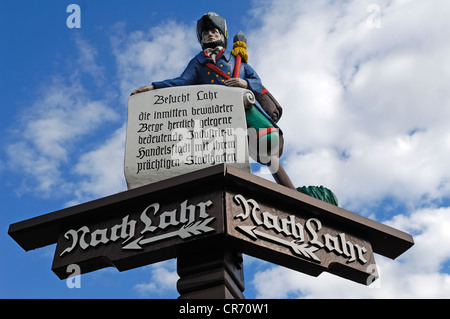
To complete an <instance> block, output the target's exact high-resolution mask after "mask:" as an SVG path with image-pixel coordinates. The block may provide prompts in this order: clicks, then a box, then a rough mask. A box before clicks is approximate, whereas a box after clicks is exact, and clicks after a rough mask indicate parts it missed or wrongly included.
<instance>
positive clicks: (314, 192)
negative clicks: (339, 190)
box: [297, 186, 338, 206]
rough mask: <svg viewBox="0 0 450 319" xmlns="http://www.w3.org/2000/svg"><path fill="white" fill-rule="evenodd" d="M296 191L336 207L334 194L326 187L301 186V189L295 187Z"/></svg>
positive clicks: (336, 201)
mask: <svg viewBox="0 0 450 319" xmlns="http://www.w3.org/2000/svg"><path fill="white" fill-rule="evenodd" d="M297 190H298V191H299V192H300V193H303V194H306V195H309V196H311V197H314V198H317V199H320V200H322V201H324V202H327V203H329V204H333V205H335V206H338V199H337V197H336V195H334V193H333V192H332V191H331V190H329V189H328V188H326V187H323V186H320V187H319V186H308V187H306V186H303V187H297Z"/></svg>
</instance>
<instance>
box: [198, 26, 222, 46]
mask: <svg viewBox="0 0 450 319" xmlns="http://www.w3.org/2000/svg"><path fill="white" fill-rule="evenodd" d="M224 39H225V38H224V36H223V35H222V33H220V32H219V30H217V29H215V28H214V29H211V30H208V31H203V32H202V42H203V43H208V42H213V41H218V40H222V41H223V40H224Z"/></svg>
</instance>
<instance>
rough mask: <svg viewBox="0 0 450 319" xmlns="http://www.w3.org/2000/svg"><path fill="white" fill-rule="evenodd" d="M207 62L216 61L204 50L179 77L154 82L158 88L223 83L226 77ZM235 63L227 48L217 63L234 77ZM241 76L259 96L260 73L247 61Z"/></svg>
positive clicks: (242, 68) (242, 66)
mask: <svg viewBox="0 0 450 319" xmlns="http://www.w3.org/2000/svg"><path fill="white" fill-rule="evenodd" d="M206 63H213V64H214V61H213V60H212V59H211V58H210V57H209V56H207V55H206V54H205V53H204V52H203V51H201V52H200V53H198V54H197V55H196V56H195V57H194V58H193V59H192V60H191V61H190V62H189V64H188V66H187V67H186V69H185V70H184V71H183V74H181V75H180V76H179V77H177V78H174V79H169V80H165V81H160V82H153V83H152V84H153V85H154V87H155V88H156V89H160V88H165V87H172V86H180V85H198V84H223V82H225V80H226V79H224V78H223V77H222V76H220V75H218V74H217V73H216V72H214V71H212V70H211V69H210V68H208V67H207V66H206ZM234 64H235V57H234V56H233V55H232V54H231V52H230V51H228V50H225V51H224V52H223V53H222V54H221V55H219V57H218V59H217V61H216V63H215V65H216V66H217V67H218V68H219V69H221V70H222V71H223V72H225V73H226V74H228V75H229V76H230V77H232V74H233V70H234ZM239 77H240V78H241V79H244V80H246V81H247V83H248V89H249V90H251V91H252V92H253V93H254V94H255V96H256V97H259V95H260V94H261V91H262V84H261V79H260V78H259V76H258V74H257V73H256V72H255V71H254V70H253V69H252V67H251V66H250V65H248V64H247V63H244V62H242V63H241V70H240V75H239Z"/></svg>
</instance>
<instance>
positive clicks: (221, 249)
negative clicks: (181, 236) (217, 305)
mask: <svg viewBox="0 0 450 319" xmlns="http://www.w3.org/2000/svg"><path fill="white" fill-rule="evenodd" d="M226 246H227V245H225V244H224V243H223V242H222V243H218V244H217V243H216V245H209V247H198V248H197V249H191V248H190V249H189V250H187V251H185V252H181V254H180V256H179V257H178V259H177V272H178V275H179V276H180V279H179V280H178V282H177V290H178V292H179V293H180V297H179V298H180V299H244V298H245V297H244V295H243V294H242V292H243V291H244V289H245V286H244V270H243V262H242V261H243V260H242V254H241V253H239V252H236V251H235V250H233V249H232V248H230V247H226ZM228 246H229V245H228Z"/></svg>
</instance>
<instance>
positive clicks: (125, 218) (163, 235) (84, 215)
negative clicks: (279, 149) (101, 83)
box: [9, 86, 413, 298]
mask: <svg viewBox="0 0 450 319" xmlns="http://www.w3.org/2000/svg"><path fill="white" fill-rule="evenodd" d="M247 94H248V91H246V90H244V89H236V88H225V87H211V86H197V87H183V88H173V89H164V90H156V91H152V92H148V93H146V94H141V95H137V96H135V97H131V98H130V105H129V109H130V112H129V122H128V128H127V148H126V155H125V175H126V178H127V182H128V184H129V190H127V191H125V192H122V193H118V194H116V195H112V196H108V197H105V198H101V199H98V200H95V201H92V202H88V203H84V204H81V205H78V206H74V207H69V208H66V209H63V210H60V211H57V212H53V213H49V214H46V215H42V216H38V217H35V218H32V219H29V220H25V221H21V222H18V223H15V224H12V225H10V228H9V234H10V236H11V237H13V238H14V239H15V240H16V242H17V243H18V244H19V245H20V246H22V247H23V248H24V249H25V250H26V251H28V250H31V249H35V248H39V247H44V246H47V245H50V244H53V243H57V246H56V249H55V256H54V259H53V265H52V270H53V271H54V272H55V274H56V275H57V276H58V277H59V278H61V279H64V278H67V277H68V276H69V275H70V274H71V272H68V267H69V266H70V265H72V264H77V265H78V266H79V267H80V270H81V272H82V273H87V272H91V271H94V270H97V269H101V268H104V267H110V266H112V267H115V268H117V269H118V270H119V271H124V270H128V269H131V268H135V267H140V266H144V265H147V264H151V263H155V262H159V261H163V260H166V259H169V258H177V259H178V269H177V270H178V274H179V275H180V279H179V281H178V285H177V288H178V291H179V292H180V294H181V297H183V298H243V294H242V293H243V291H244V280H243V269H242V257H241V254H240V253H245V254H248V255H252V256H254V257H257V258H260V259H264V260H267V261H270V262H273V263H276V264H279V265H282V266H284V267H288V268H291V269H294V270H297V271H300V272H303V273H306V274H309V275H312V276H319V275H320V274H321V273H322V272H324V271H325V272H330V273H333V274H335V275H337V276H340V277H344V278H346V279H349V280H352V281H355V282H358V283H361V284H365V285H369V284H371V283H372V282H373V281H374V280H375V279H376V278H377V277H378V274H377V268H376V265H375V259H374V253H378V254H380V255H383V256H386V257H389V258H393V259H394V258H396V257H398V256H399V255H401V254H402V253H403V252H404V251H406V250H407V249H409V248H410V247H411V246H412V245H413V239H412V237H411V235H409V234H407V233H404V232H401V231H399V230H396V229H393V228H391V227H389V226H387V225H384V224H381V223H378V222H375V221H373V220H370V219H368V218H365V217H362V216H360V215H357V214H354V213H352V212H349V211H347V210H345V209H342V208H339V207H337V206H334V205H331V204H328V203H326V202H323V201H321V200H318V199H315V198H312V197H310V196H307V195H305V194H302V193H300V192H297V191H296V190H293V189H290V188H287V187H285V186H282V185H278V184H275V183H273V182H270V181H267V180H265V179H262V178H260V177H257V176H254V175H252V174H251V173H250V172H249V169H248V168H249V164H248V153H247V152H248V151H247V146H246V140H245V128H244V127H242V126H243V124H244V123H245V122H244V121H243V112H241V113H239V112H237V113H235V112H236V110H237V109H241V110H243V109H244V101H245V100H246V99H247V98H248V97H246V95H247ZM219 97H220V101H219V100H215V99H216V98H217V99H218V98H219ZM250 99H251V97H250ZM160 102H161V103H165V104H168V105H166V106H165V107H166V109H165V110H166V111H164V110H158V108H157V107H154V106H155V105H158V103H160ZM150 106H151V107H150ZM172 108H173V109H174V110H175V109H176V110H178V111H177V112H178V113H180V114H181V113H184V111H185V110H186V112H188V114H187V115H186V114H184V115H182V116H181V115H179V114H178V113H173V112H172V111H171V110H172ZM232 108H233V110H231V109H232ZM150 110H151V111H150ZM158 112H168V113H158ZM189 112H190V113H189ZM194 113H195V114H194ZM200 113H204V114H200ZM181 118H182V120H180V119H181ZM186 118H187V119H188V120H184V119H186ZM218 118H223V119H226V121H225V120H223V122H221V123H218V122H217V123H216V124H214V125H212V126H211V125H202V123H206V121H210V122H211V121H214V119H218ZM191 120H193V121H191ZM202 121H203V122H202ZM169 125H172V127H171V128H169V127H168V126H169ZM196 125H200V127H201V129H200V128H197V127H196ZM174 127H175V128H174ZM236 127H237V128H239V129H240V130H241V131H242V132H244V135H234V133H235V131H232V130H231V129H232V128H233V129H234V128H236ZM207 128H209V129H210V131H209V132H208V130H207ZM200 132H203V133H200ZM214 132H215V133H214ZM205 134H207V135H205ZM208 134H209V135H208ZM242 137H243V138H244V143H243V144H242V141H238V139H239V138H242ZM224 143H225V144H224ZM226 143H228V144H226ZM239 145H242V147H240V146H239ZM238 146H239V147H238ZM174 152H175V153H176V154H175V153H174ZM239 152H243V153H242V154H243V155H242V154H240V153H239ZM174 154H175V155H174ZM227 154H228V155H230V154H231V155H230V156H229V157H227ZM224 155H225V156H224ZM170 156H172V157H170ZM193 157H196V158H199V159H200V160H198V161H196V160H195V161H194V162H195V163H193V162H192V158H193ZM174 158H175V159H176V160H177V164H175V162H174V163H172V164H173V165H172V164H170V165H169V164H167V163H169V162H168V161H174ZM208 158H212V159H213V161H208V160H207V159H208ZM227 158H228V159H232V160H227ZM238 158H241V159H243V160H242V161H238V160H237V159H238ZM203 159H205V160H203ZM146 163H150V164H146ZM155 163H159V164H155ZM176 167H177V168H178V169H180V171H178V172H175V173H174V169H175V168H176Z"/></svg>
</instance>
